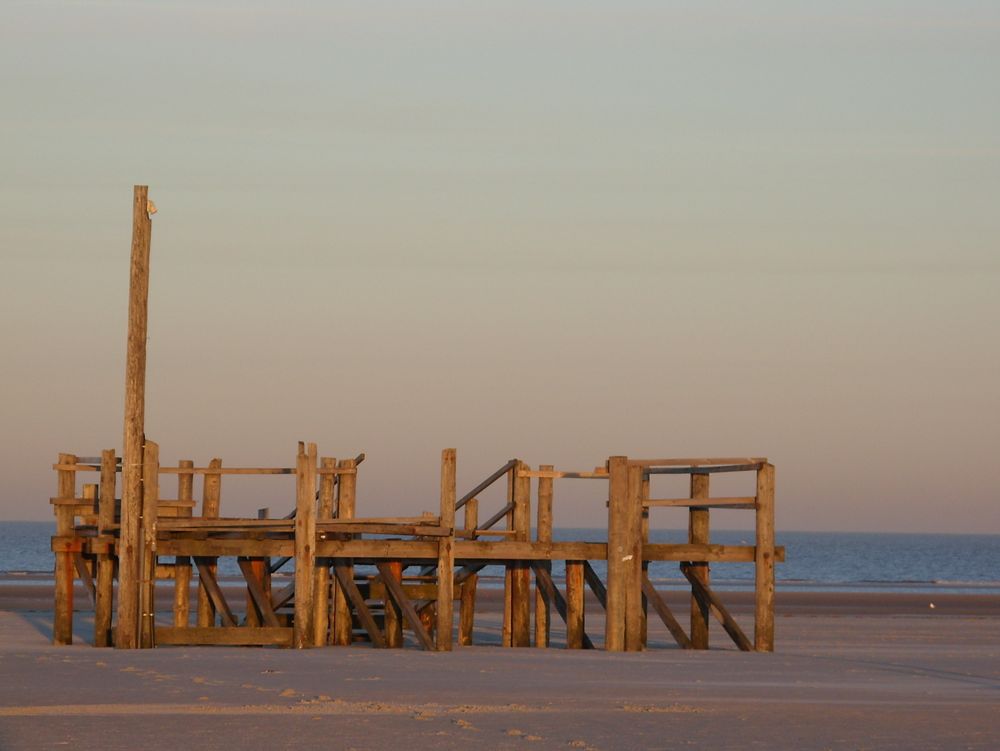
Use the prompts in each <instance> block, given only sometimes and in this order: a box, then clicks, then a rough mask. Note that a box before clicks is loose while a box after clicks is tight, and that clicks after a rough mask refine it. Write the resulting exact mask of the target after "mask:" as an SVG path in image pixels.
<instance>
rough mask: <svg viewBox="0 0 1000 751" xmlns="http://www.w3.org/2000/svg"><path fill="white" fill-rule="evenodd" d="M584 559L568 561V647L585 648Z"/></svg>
mask: <svg viewBox="0 0 1000 751" xmlns="http://www.w3.org/2000/svg"><path fill="white" fill-rule="evenodd" d="M583 566H584V561H566V648H567V649H583V635H584V633H585V629H586V625H587V624H586V618H585V613H586V610H585V607H584V595H585V593H584V589H583V586H584V576H583Z"/></svg>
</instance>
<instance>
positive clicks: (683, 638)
mask: <svg viewBox="0 0 1000 751" xmlns="http://www.w3.org/2000/svg"><path fill="white" fill-rule="evenodd" d="M642 591H643V593H644V594H645V595H646V600H647V602H649V603H650V604H651V605H652V606H653V610H655V611H656V613H657V615H659V616H660V620H662V621H663V625H664V626H666V627H667V631H669V632H670V635H671V636H672V637H674V641H676V642H677V645H678V646H679V647H680V648H681V649H692V648H693V645H692V644H691V639H690V638H689V637H688V635H687V634H686V633H684V629H683V627H682V626H681V624H680V623H679V622H678V620H677V618H675V617H674V614H673V612H672V611H671V610H670V608H669V607H667V603H666V602H665V601H664V600H663V598H662V597H660V593H659V592H657V591H656V588H655V587H654V586H653V582H651V581H650V580H649V575H648V574H646V572H645V571H644V572H643V574H642Z"/></svg>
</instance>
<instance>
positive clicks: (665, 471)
mask: <svg viewBox="0 0 1000 751" xmlns="http://www.w3.org/2000/svg"><path fill="white" fill-rule="evenodd" d="M760 466H761V465H760V464H720V465H714V466H698V467H646V472H648V473H649V474H651V475H690V474H694V473H696V472H697V473H698V474H701V475H714V474H718V473H724V472H756V471H757V470H758V469H760Z"/></svg>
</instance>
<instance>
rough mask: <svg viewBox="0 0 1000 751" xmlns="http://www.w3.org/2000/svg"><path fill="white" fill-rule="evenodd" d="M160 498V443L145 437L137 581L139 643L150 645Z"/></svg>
mask: <svg viewBox="0 0 1000 751" xmlns="http://www.w3.org/2000/svg"><path fill="white" fill-rule="evenodd" d="M159 502H160V447H159V445H158V444H156V443H155V442H154V441H149V440H147V441H146V443H145V445H144V446H143V452H142V549H141V557H142V567H141V569H140V574H141V579H140V582H139V646H141V647H142V648H143V649H150V648H151V647H153V646H154V644H153V638H154V635H155V611H156V520H157V513H158V510H159Z"/></svg>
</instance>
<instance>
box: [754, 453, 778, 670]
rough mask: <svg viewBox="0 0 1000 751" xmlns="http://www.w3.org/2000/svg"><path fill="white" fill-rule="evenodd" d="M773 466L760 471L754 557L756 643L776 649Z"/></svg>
mask: <svg viewBox="0 0 1000 751" xmlns="http://www.w3.org/2000/svg"><path fill="white" fill-rule="evenodd" d="M776 558H777V556H776V554H775V549H774V465H773V464H765V465H764V466H763V467H761V468H760V470H759V471H758V473H757V546H756V556H755V558H754V564H755V565H754V572H755V573H754V593H755V605H754V646H755V647H756V649H757V651H758V652H773V651H774V563H775V560H776Z"/></svg>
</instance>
